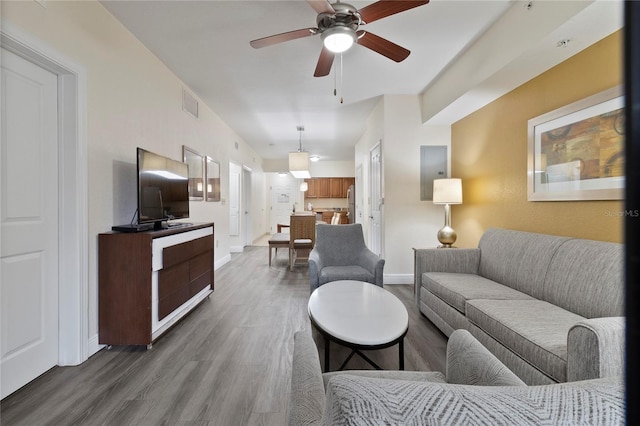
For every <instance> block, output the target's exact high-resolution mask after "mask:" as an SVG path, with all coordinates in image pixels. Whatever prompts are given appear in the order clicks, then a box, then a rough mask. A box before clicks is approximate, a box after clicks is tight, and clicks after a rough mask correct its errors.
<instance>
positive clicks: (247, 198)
mask: <svg viewBox="0 0 640 426" xmlns="http://www.w3.org/2000/svg"><path fill="white" fill-rule="evenodd" d="M252 196H253V191H252V179H251V169H250V168H249V167H247V166H242V211H243V216H242V218H243V219H242V220H243V225H242V241H243V245H244V247H246V246H250V245H252V244H253V226H252V212H251V207H252V206H251V204H252V203H251V197H252Z"/></svg>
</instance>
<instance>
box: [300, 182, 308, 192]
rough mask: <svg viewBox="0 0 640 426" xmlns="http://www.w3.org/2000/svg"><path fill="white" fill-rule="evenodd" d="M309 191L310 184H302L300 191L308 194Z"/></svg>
mask: <svg viewBox="0 0 640 426" xmlns="http://www.w3.org/2000/svg"><path fill="white" fill-rule="evenodd" d="M308 190H309V184H308V183H307V182H302V183H301V184H300V191H302V192H306V191H308Z"/></svg>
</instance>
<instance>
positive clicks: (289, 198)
mask: <svg viewBox="0 0 640 426" xmlns="http://www.w3.org/2000/svg"><path fill="white" fill-rule="evenodd" d="M297 185H298V180H297V179H296V178H294V177H293V176H291V175H290V174H288V173H287V175H286V176H280V175H278V174H276V175H274V176H273V178H272V179H271V191H270V193H271V194H270V199H271V215H270V216H271V220H270V226H271V233H272V234H275V233H276V232H277V230H278V224H282V225H289V218H290V216H291V212H292V211H293V204H294V203H295V202H296V201H297V199H296V196H295V192H294V188H296V187H297ZM283 232H289V229H283Z"/></svg>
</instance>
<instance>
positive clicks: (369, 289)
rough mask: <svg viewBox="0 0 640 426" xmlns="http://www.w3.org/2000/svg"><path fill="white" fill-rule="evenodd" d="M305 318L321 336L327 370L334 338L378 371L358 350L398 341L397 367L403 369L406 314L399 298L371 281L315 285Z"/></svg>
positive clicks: (406, 327) (388, 345) (385, 345)
mask: <svg viewBox="0 0 640 426" xmlns="http://www.w3.org/2000/svg"><path fill="white" fill-rule="evenodd" d="M308 309H309V318H311V323H312V324H313V325H314V326H315V327H316V328H317V329H318V331H320V333H321V334H322V335H323V336H324V365H325V371H329V342H330V341H334V342H336V343H339V344H341V345H343V346H347V347H349V348H351V349H352V350H353V351H352V352H351V354H350V355H349V357H348V358H347V359H346V360H345V361H344V362H343V364H342V366H341V367H340V370H342V369H343V368H344V366H345V365H346V364H347V362H349V360H350V359H351V357H352V356H353V355H354V354H356V353H357V354H358V355H360V356H361V357H362V358H363V359H364V360H365V361H367V362H368V363H369V364H371V365H372V366H373V367H374V368H376V369H378V370H380V369H381V368H380V367H379V366H378V365H376V364H375V363H374V362H373V361H372V360H371V359H369V358H368V357H367V356H366V355H364V354H363V353H362V352H360V351H361V350H372V349H383V348H388V347H390V346H393V345H395V344H398V351H399V368H400V370H404V336H405V335H406V334H407V331H408V330H409V314H408V313H407V309H406V308H405V307H404V305H403V304H402V302H401V301H400V299H398V298H397V297H396V296H394V295H393V294H391V293H390V292H389V291H387V290H385V289H383V288H381V287H378V286H376V285H374V284H370V283H365V282H361V281H333V282H329V283H327V284H324V285H322V286H320V287H318V288H317V289H316V290H315V291H314V292H313V293H312V294H311V297H309V305H308Z"/></svg>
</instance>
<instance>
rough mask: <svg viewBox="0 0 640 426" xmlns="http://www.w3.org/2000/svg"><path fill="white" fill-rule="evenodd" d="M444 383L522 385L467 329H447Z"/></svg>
mask: <svg viewBox="0 0 640 426" xmlns="http://www.w3.org/2000/svg"><path fill="white" fill-rule="evenodd" d="M446 370H447V371H446V376H447V383H452V384H459V385H477V386H526V384H525V383H524V382H523V381H522V380H520V378H519V377H518V376H516V375H515V374H514V373H512V372H511V370H509V369H508V368H507V367H506V366H505V365H504V364H502V362H500V361H499V360H498V358H496V357H495V356H494V355H493V354H492V353H491V352H489V350H488V349H487V348H485V347H484V346H482V344H481V343H480V342H478V341H477V340H476V339H475V337H473V336H472V335H471V333H469V332H468V331H467V330H462V329H459V330H456V331H454V332H453V333H451V336H450V337H449V342H448V343H447V367H446Z"/></svg>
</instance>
